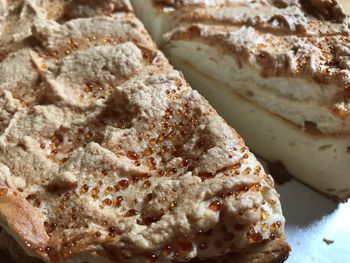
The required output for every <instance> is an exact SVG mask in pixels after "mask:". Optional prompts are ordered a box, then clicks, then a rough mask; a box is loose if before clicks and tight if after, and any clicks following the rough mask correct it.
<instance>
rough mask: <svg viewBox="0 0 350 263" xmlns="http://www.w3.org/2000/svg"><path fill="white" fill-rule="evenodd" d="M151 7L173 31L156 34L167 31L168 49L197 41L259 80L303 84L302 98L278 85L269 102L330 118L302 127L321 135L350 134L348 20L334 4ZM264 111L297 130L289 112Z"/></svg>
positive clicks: (162, 1) (292, 1)
mask: <svg viewBox="0 0 350 263" xmlns="http://www.w3.org/2000/svg"><path fill="white" fill-rule="evenodd" d="M132 1H133V2H135V4H138V2H139V1H138V0H132ZM148 2H151V3H150V4H149V5H153V8H154V9H155V10H157V12H158V14H163V16H162V17H163V19H164V21H163V22H164V24H167V25H169V27H171V28H172V29H173V30H172V31H171V32H168V31H169V28H168V27H164V29H166V30H167V31H164V32H161V34H165V33H168V34H167V35H166V40H167V42H168V43H170V44H169V45H170V46H171V44H172V43H174V44H175V45H176V43H177V42H180V41H186V42H190V43H193V45H196V43H201V44H204V45H208V46H210V47H211V48H216V49H217V50H219V51H220V52H222V53H223V54H227V55H229V56H231V57H233V59H234V61H235V62H236V63H237V65H238V67H239V68H243V69H245V70H249V71H257V72H259V73H260V78H261V79H263V80H268V79H270V78H294V79H298V80H304V81H305V86H307V85H309V86H310V88H308V87H305V88H304V92H302V91H300V90H299V89H294V87H292V88H290V89H282V88H281V87H276V88H272V91H273V92H274V96H276V97H285V98H287V99H288V100H290V101H291V103H292V102H300V103H306V104H307V103H312V104H315V105H317V106H319V107H322V108H324V109H326V110H327V114H328V115H329V114H331V115H332V117H327V118H334V119H333V120H332V124H330V123H329V124H328V126H327V125H323V123H320V120H319V119H317V118H316V117H315V118H311V119H307V118H305V120H304V121H309V122H313V123H315V124H316V126H318V128H319V129H320V131H322V132H324V133H332V134H333V133H349V131H350V124H349V123H350V114H349V110H350V103H349V87H350V67H349V55H350V49H349V47H350V40H349V20H348V17H347V16H346V15H345V13H344V12H343V10H342V8H341V6H340V5H339V4H338V3H337V1H335V0H334V1H333V0H319V1H316V0H307V1H297V0H259V1H241V0H213V1H205V0H203V1H191V0H189V1H172V0H169V1H167V0H150V1H148ZM222 66H225V65H222ZM262 86H263V85H262ZM291 86H292V85H291ZM250 99H252V98H250ZM257 102H258V100H257ZM258 103H259V102H258ZM270 104H271V103H270ZM263 106H264V107H266V108H268V109H269V110H271V111H273V112H276V113H277V114H279V115H282V116H283V117H284V118H287V119H288V120H290V121H291V122H294V123H295V124H297V125H300V123H299V122H297V121H295V119H293V118H292V117H291V116H286V115H288V114H284V115H283V114H281V113H280V112H278V111H277V110H276V109H270V108H269V105H263ZM286 111H287V110H286ZM300 114H301V115H302V114H303V113H300ZM322 114H323V113H322V112H321V111H320V113H319V114H318V115H322ZM304 115H305V114H304ZM322 118H323V119H325V118H326V117H324V116H322ZM325 126H327V127H325Z"/></svg>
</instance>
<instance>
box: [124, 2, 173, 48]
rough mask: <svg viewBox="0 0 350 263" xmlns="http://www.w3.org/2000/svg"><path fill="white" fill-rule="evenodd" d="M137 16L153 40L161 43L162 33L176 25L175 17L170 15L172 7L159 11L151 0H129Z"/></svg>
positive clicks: (162, 40)
mask: <svg viewBox="0 0 350 263" xmlns="http://www.w3.org/2000/svg"><path fill="white" fill-rule="evenodd" d="M130 2H131V3H132V5H133V8H134V10H135V13H136V15H137V17H138V18H139V19H140V20H141V21H142V22H143V23H144V24H145V26H146V28H147V30H148V32H149V33H150V35H151V36H152V38H153V40H154V41H155V42H156V43H157V44H158V45H161V44H162V43H164V38H163V35H164V33H165V32H168V31H170V30H171V29H173V28H174V27H175V25H176V23H175V18H174V17H173V16H172V15H171V13H172V12H173V11H174V10H173V9H172V8H170V7H169V8H168V9H164V10H162V12H159V11H158V10H157V8H155V7H154V6H153V3H152V0H130Z"/></svg>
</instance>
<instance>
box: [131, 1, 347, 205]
mask: <svg viewBox="0 0 350 263" xmlns="http://www.w3.org/2000/svg"><path fill="white" fill-rule="evenodd" d="M140 2H141V1H139V0H132V3H133V4H134V5H135V6H136V8H135V10H136V13H137V14H140V13H141V14H140V17H141V20H142V19H143V20H142V21H144V23H145V25H146V27H147V28H148V29H149V30H150V32H151V34H152V35H155V38H156V39H160V38H161V36H163V39H162V40H161V41H160V42H159V43H160V44H161V46H162V49H163V51H164V52H165V54H166V55H167V57H168V58H169V60H170V61H171V63H173V64H174V65H175V66H176V68H177V69H179V70H182V71H183V72H184V73H185V76H186V79H188V80H189V82H190V84H191V85H192V86H193V87H194V88H195V89H197V90H198V91H199V92H201V94H203V95H204V96H205V97H206V98H207V99H208V100H209V101H210V103H212V104H213V105H214V107H215V108H216V109H217V110H218V112H219V113H220V114H221V115H222V116H224V118H225V119H226V120H227V121H228V122H229V123H231V124H232V125H233V126H234V127H235V128H236V129H237V130H238V132H239V133H240V134H242V136H243V137H244V138H245V140H246V142H247V144H248V145H249V147H251V149H252V150H253V151H254V152H256V153H257V154H259V155H260V156H262V157H263V158H265V159H266V160H267V161H271V162H276V161H278V162H281V163H282V164H283V165H284V166H285V167H286V169H287V170H288V171H289V172H290V174H292V175H293V176H294V177H295V178H297V179H299V180H300V181H302V182H304V183H305V184H307V185H308V186H310V187H311V188H313V189H316V190H317V191H319V192H321V193H323V194H325V195H326V196H329V197H331V198H332V199H334V200H336V201H346V200H347V199H348V198H349V197H350V178H349V176H348V174H347V172H346V171H348V170H349V169H350V162H349V160H348V159H349V156H350V142H349V134H350V118H349V116H350V115H349V103H346V95H344V94H346V91H345V90H344V89H346V85H347V84H346V81H347V80H349V76H350V75H349V74H350V73H349V70H348V68H347V66H345V65H344V64H342V63H343V62H344V57H346V56H347V55H345V54H348V53H346V52H345V51H342V52H345V53H344V54H343V55H340V54H341V51H340V50H343V48H344V50H347V49H346V45H345V42H346V40H345V39H346V37H347V36H348V35H349V30H348V28H347V27H346V25H347V23H348V17H347V16H345V13H344V12H343V10H342V8H341V6H340V5H339V4H338V3H336V4H335V5H334V9H332V10H329V12H330V13H329V14H332V15H334V17H333V18H334V19H337V20H336V22H334V20H333V19H332V17H325V18H320V21H323V19H325V21H326V22H325V24H324V26H325V27H329V30H331V31H332V30H334V32H335V33H334V34H333V35H332V34H330V35H329V39H331V38H332V37H334V39H335V40H334V41H335V43H333V42H331V41H333V40H330V42H331V44H330V43H327V41H328V38H327V34H325V35H323V38H325V41H324V43H323V44H321V45H319V44H317V43H315V44H311V45H310V46H309V47H308V48H313V47H312V45H315V47H317V48H320V49H321V50H322V52H327V51H325V50H327V48H326V46H327V47H328V44H329V45H330V46H331V45H333V44H334V45H335V46H336V50H337V52H336V53H337V54H338V53H339V55H337V57H336V58H335V60H339V65H341V66H339V67H343V70H341V68H337V66H334V65H333V64H332V63H330V64H327V66H326V67H325V69H324V72H326V73H327V72H333V71H334V75H333V76H332V75H330V76H329V78H327V77H325V79H323V76H322V75H323V72H322V71H320V70H319V69H318V68H317V67H316V66H313V65H312V64H310V65H308V66H307V68H308V69H307V70H310V71H306V72H305V73H302V72H299V69H298V65H297V64H296V65H297V67H296V69H293V67H294V64H293V63H294V62H293V60H292V59H291V61H290V62H289V63H290V64H288V67H287V68H288V70H286V71H283V67H281V69H282V70H281V71H277V72H278V73H277V74H276V75H273V74H272V75H269V73H267V74H266V72H268V71H269V70H270V69H269V68H267V69H266V70H265V68H264V67H266V65H262V66H261V65H260V64H259V56H258V54H259V52H258V51H259V49H264V48H265V47H266V46H269V45H270V44H269V42H267V43H266V42H265V40H266V39H267V40H268V38H266V39H265V38H264V33H261V32H260V31H259V30H260V29H259V25H258V23H257V24H254V25H253V26H252V27H249V25H247V26H245V24H244V22H242V25H241V24H239V19H238V18H237V21H233V20H234V18H233V17H231V16H229V15H228V14H227V13H225V10H224V9H225V8H226V6H225V5H226V4H227V3H226V4H225V5H223V6H220V7H218V8H219V9H220V14H219V12H218V14H215V11H213V10H215V8H214V9H213V10H211V9H210V8H211V6H210V4H203V6H201V5H200V4H197V3H195V2H191V1H189V3H193V5H192V6H191V4H188V3H186V4H182V3H179V4H178V6H173V7H171V6H170V7H167V6H166V4H167V3H170V2H169V1H162V0H160V1H158V2H162V3H164V5H157V4H154V3H155V2H157V1H156V0H148V1H142V3H140ZM231 2H232V5H231ZM313 4H314V5H316V7H317V8H316V9H315V12H318V14H319V15H320V16H322V15H324V13H323V11H325V10H326V9H327V8H331V7H324V8H325V9H324V10H322V8H323V7H322V3H321V2H318V1H316V2H314V3H313ZM182 5H183V6H182ZM187 5H189V6H187ZM235 5H236V7H237V8H238V6H239V3H237V2H235V1H228V4H227V8H232V7H233V6H235ZM305 8H306V7H305ZM142 10H147V12H146V13H152V15H153V16H156V17H157V19H158V20H161V21H162V23H161V24H162V25H164V27H163V28H156V30H154V27H155V26H154V24H153V23H152V21H149V20H147V18H143V17H142ZM190 10H193V12H192V11H190ZM208 10H209V11H208ZM299 11H300V10H299ZM191 12H192V13H191ZM237 16H238V14H237ZM267 16H268V15H267ZM225 19H227V20H225ZM230 19H233V20H232V21H233V22H232V25H231V24H230V22H231V20H230ZM264 19H265V16H264V15H262V18H261V20H264ZM310 19H311V18H310ZM311 20H312V21H311V22H312V23H313V22H315V23H316V28H312V27H310V30H309V29H308V28H306V30H309V31H310V32H309V33H310V34H311V35H310V39H312V38H313V36H314V35H315V34H316V35H317V34H321V31H320V33H318V32H317V31H315V29H317V25H318V24H320V23H321V22H319V21H317V18H316V17H312V19H311ZM236 22H237V24H235V23H236ZM289 22H290V21H288V23H289ZM311 22H310V23H311ZM252 23H253V22H252ZM312 23H311V24H312ZM317 23H318V24H317ZM332 23H333V24H332ZM332 25H336V27H334V29H332ZM319 26H320V25H319ZM169 28H170V29H169ZM215 28H217V32H216V29H215ZM242 28H243V29H242ZM240 29H242V30H240ZM230 30H232V31H230ZM269 30H270V29H269ZM290 30H291V29H290ZM313 31H314V32H313ZM225 32H227V34H225ZM254 32H257V33H256V34H257V38H259V36H261V40H259V41H261V44H258V42H259V41H258V40H257V41H258V42H257V43H256V44H257V47H256V48H254V50H253V51H252V52H251V53H252V54H257V58H254V55H252V56H250V54H249V55H247V54H245V52H246V51H245V50H244V48H242V46H239V45H238V46H239V48H238V50H241V49H242V50H241V53H240V52H239V51H237V50H235V46H234V43H239V38H238V36H239V33H240V34H247V35H248V34H253V35H254V34H255V33H254ZM262 32H265V31H264V30H262ZM312 32H313V33H312ZM216 33H217V34H216ZM309 33H307V34H309ZM230 34H231V37H232V38H233V39H234V41H232V42H231V40H230V39H229V36H230ZM266 34H270V35H271V36H273V37H274V33H273V31H271V32H270V31H268V33H266ZM293 34H295V36H293ZM293 34H291V37H294V39H295V40H293V41H297V40H298V39H297V37H298V34H300V38H303V33H300V32H299V33H293ZM305 34H306V33H305ZM312 34H314V35H312ZM277 36H278V34H277ZM283 36H284V35H283V34H282V37H281V38H282V39H283ZM288 37H289V36H288ZM315 38H317V36H315ZM247 39H248V40H246V38H244V40H242V41H248V42H249V41H250V40H249V38H247ZM273 39H274V38H273ZM288 39H289V38H288ZM275 41H276V43H275ZM278 41H279V39H278V37H276V39H274V40H273V41H272V44H271V46H272V47H273V46H276V47H277V48H278V44H279V43H278ZM337 41H338V42H337ZM301 42H302V43H303V44H309V43H307V41H306V42H305V43H304V39H303V40H301ZM259 43H260V42H259ZM311 43H313V42H311ZM337 43H338V44H337ZM240 44H241V45H242V43H240ZM282 44H285V43H284V42H283V41H282ZM282 44H281V45H282ZM337 45H339V46H337ZM342 45H343V47H342ZM323 46H324V47H323ZM323 48H324V49H323ZM233 50H234V51H233ZM247 52H248V51H247ZM269 52H271V50H270V49H269V50H268V51H267V54H269ZM278 52H280V53H279V54H278V55H276V56H275V57H274V55H273V54H272V55H271V54H270V55H271V59H276V60H275V62H276V65H278V64H279V63H280V62H281V61H282V60H281V61H279V60H278V59H282V58H283V56H284V55H286V57H288V56H289V55H287V54H284V53H283V52H284V51H283V50H281V49H280V50H278ZM310 52H311V51H310ZM317 52H318V51H317ZM322 52H321V53H322ZM242 54H243V55H242ZM247 56H248V58H249V59H247ZM267 56H269V55H267ZM290 56H291V57H293V56H292V55H290ZM343 56H344V57H343ZM319 57H322V55H319V54H317V55H316V56H315V61H317V59H318V58H319ZM322 59H323V58H322ZM322 59H321V58H320V60H322ZM261 60H263V55H262V57H261ZM267 60H268V59H267ZM296 61H297V62H298V61H299V60H296ZM286 63H287V62H286ZM298 63H299V62H298ZM267 64H268V63H267ZM335 64H336V63H335ZM282 65H283V63H282ZM270 66H271V68H274V67H276V66H275V65H274V63H271V65H270ZM313 67H315V68H313ZM218 69H220V70H218ZM248 73H249V74H248ZM326 73H325V74H326ZM230 75H232V76H233V77H232V78H231V77H230ZM315 76H318V77H315ZM288 90H289V91H288ZM343 95H344V98H345V99H343ZM330 98H331V99H330ZM338 100H339V101H338ZM235 105H237V106H235ZM286 105H288V106H287V107H286ZM252 112H254V114H252ZM243 116H244V117H243ZM256 123H259V125H258V126H259V133H258V132H257V131H256V129H257V128H256V127H255V125H256ZM269 126H271V127H275V129H271V128H270V127H269ZM257 134H260V135H261V136H262V137H263V138H265V140H259V139H258V137H259V138H260V135H259V136H257ZM305 145H308V146H305ZM305 160H307V161H305ZM324 160H330V161H331V162H332V163H335V165H327V162H325V161H324ZM335 174H337V176H334V175H335Z"/></svg>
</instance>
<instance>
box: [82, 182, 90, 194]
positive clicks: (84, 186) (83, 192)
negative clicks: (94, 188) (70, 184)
mask: <svg viewBox="0 0 350 263" xmlns="http://www.w3.org/2000/svg"><path fill="white" fill-rule="evenodd" d="M87 191H89V186H88V185H87V184H84V185H83V186H82V187H81V188H80V194H85V193H86V192H87Z"/></svg>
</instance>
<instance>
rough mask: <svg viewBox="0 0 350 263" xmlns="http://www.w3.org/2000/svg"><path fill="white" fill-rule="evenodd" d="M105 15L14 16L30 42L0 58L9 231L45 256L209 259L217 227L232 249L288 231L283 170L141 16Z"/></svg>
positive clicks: (0, 162) (0, 135) (1, 153)
mask: <svg viewBox="0 0 350 263" xmlns="http://www.w3.org/2000/svg"><path fill="white" fill-rule="evenodd" d="M112 2H115V1H112ZM23 8H24V7H23ZM34 9H35V8H34ZM88 10H90V9H88ZM88 10H87V11H88ZM22 11H23V10H22ZM22 11H21V12H22ZM21 12H19V13H21ZM23 12H24V11H23ZM17 15H18V16H19V14H17ZM97 15H98V17H84V18H78V19H72V20H70V21H67V22H65V23H57V21H54V20H52V19H50V17H49V18H48V17H45V12H41V11H40V8H39V9H38V11H37V15H35V16H34V18H33V19H29V20H30V21H21V19H24V20H26V19H28V17H26V16H24V18H23V17H22V16H19V17H18V20H19V21H20V22H23V23H24V22H25V24H27V23H28V24H29V25H30V28H31V30H30V31H28V32H27V34H28V35H27V36H26V37H27V38H30V39H31V40H32V41H30V42H29V43H28V42H26V40H23V42H22V39H21V38H18V39H16V41H17V42H18V44H19V45H18V46H17V47H16V49H6V51H4V54H5V55H4V56H5V58H4V59H3V60H2V61H1V62H0V63H1V64H0V76H4V77H3V81H2V83H0V103H1V104H0V107H3V108H4V109H5V114H4V115H1V118H3V119H4V123H5V124H4V125H3V126H1V127H0V128H1V130H0V182H1V183H2V185H3V187H2V188H0V193H1V196H0V215H1V219H2V221H1V225H2V226H3V227H4V228H5V230H6V231H8V233H9V234H10V235H11V236H13V237H14V238H15V240H16V242H17V243H18V244H19V245H20V246H21V247H22V248H23V249H24V250H25V252H26V254H28V255H30V256H34V257H38V258H40V259H41V260H44V261H46V262H67V261H69V260H75V261H77V262H79V261H83V262H84V261H86V258H88V260H91V261H92V260H95V261H97V259H98V260H101V261H102V260H104V262H105V261H107V260H109V261H111V262H115V261H116V260H118V262H141V261H144V260H146V259H150V258H151V259H152V258H154V257H155V256H154V255H156V257H158V259H159V261H170V260H172V258H174V259H176V260H178V261H185V260H187V258H188V257H190V258H195V257H196V256H198V257H203V258H211V257H213V256H216V255H220V254H222V253H223V252H222V251H221V250H220V248H218V245H217V244H214V243H213V242H211V241H212V240H213V237H217V239H218V240H219V239H220V240H219V241H220V242H222V243H223V244H222V245H221V247H222V248H224V249H225V251H226V252H225V253H227V252H234V251H236V252H238V251H244V250H247V249H249V248H250V247H254V244H256V243H261V242H264V240H269V239H271V238H272V237H274V236H275V235H277V236H278V235H281V234H283V231H284V230H283V228H284V218H283V215H282V211H281V207H280V203H279V200H278V198H279V196H278V194H277V193H276V191H275V190H274V187H273V180H272V178H271V177H270V176H269V175H267V174H266V173H265V171H264V170H263V168H262V166H261V165H260V164H259V162H258V161H257V160H256V159H255V157H254V156H253V155H252V154H251V153H250V152H249V149H248V148H247V147H246V146H245V145H244V142H243V140H242V139H241V138H240V137H239V135H238V134H237V133H236V132H235V131H234V130H233V129H232V128H230V127H229V126H228V125H227V124H226V123H225V122H224V120H223V119H222V118H221V117H219V116H218V114H217V113H216V112H215V110H214V109H213V108H212V107H211V106H210V105H209V104H208V102H207V101H206V100H205V99H204V98H202V97H201V96H200V95H199V94H198V93H197V92H195V91H193V90H192V89H191V88H190V87H189V86H188V84H187V83H186V81H185V80H184V78H183V76H182V74H181V73H179V72H177V71H175V70H173V69H172V67H171V66H170V65H169V63H168V61H167V60H166V59H165V58H164V56H163V55H162V54H161V53H160V52H159V51H158V50H157V49H156V47H155V44H154V43H153V42H152V40H151V39H150V37H149V36H148V34H147V32H146V31H145V29H144V28H143V26H142V24H141V23H140V22H139V21H138V20H137V19H136V18H135V16H134V15H133V14H132V13H128V12H121V13H117V14H113V15H112V16H111V17H107V16H99V14H97ZM7 26H8V25H7ZM8 29H9V32H12V33H13V34H14V32H15V31H16V28H12V27H9V28H8ZM10 35H11V34H10ZM13 40H14V39H2V38H0V42H1V43H2V44H3V45H4V46H6V45H7V44H8V43H9V41H10V42H11V41H13ZM17 42H16V43H17ZM23 53H24V54H25V55H23ZM19 59H21V60H20V63H18V62H19ZM9 68H12V69H13V70H14V71H16V72H20V73H21V74H16V75H15V76H13V77H11V78H9V77H6V76H8V71H7V70H8V69H9ZM33 73H34V74H33ZM262 215H263V216H262ZM227 218H228V219H229V220H228V221H226V220H225V219H227ZM262 229H264V231H263V230H262ZM210 231H211V232H212V234H211V235H208V233H209V232H210ZM205 233H206V234H205ZM215 239H216V238H215ZM203 242H207V243H206V246H207V250H206V251H204V252H203V251H199V250H196V249H195V248H196V247H197V246H198V245H199V244H202V243H203ZM231 243H233V244H234V246H230V245H232V244H231ZM168 244H171V245H172V247H171V249H170V248H168V250H169V252H168V255H166V254H164V253H163V250H164V246H167V245H168ZM7 249H8V250H9V251H13V250H12V248H10V247H7ZM203 250H205V249H203ZM12 254H13V253H12Z"/></svg>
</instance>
